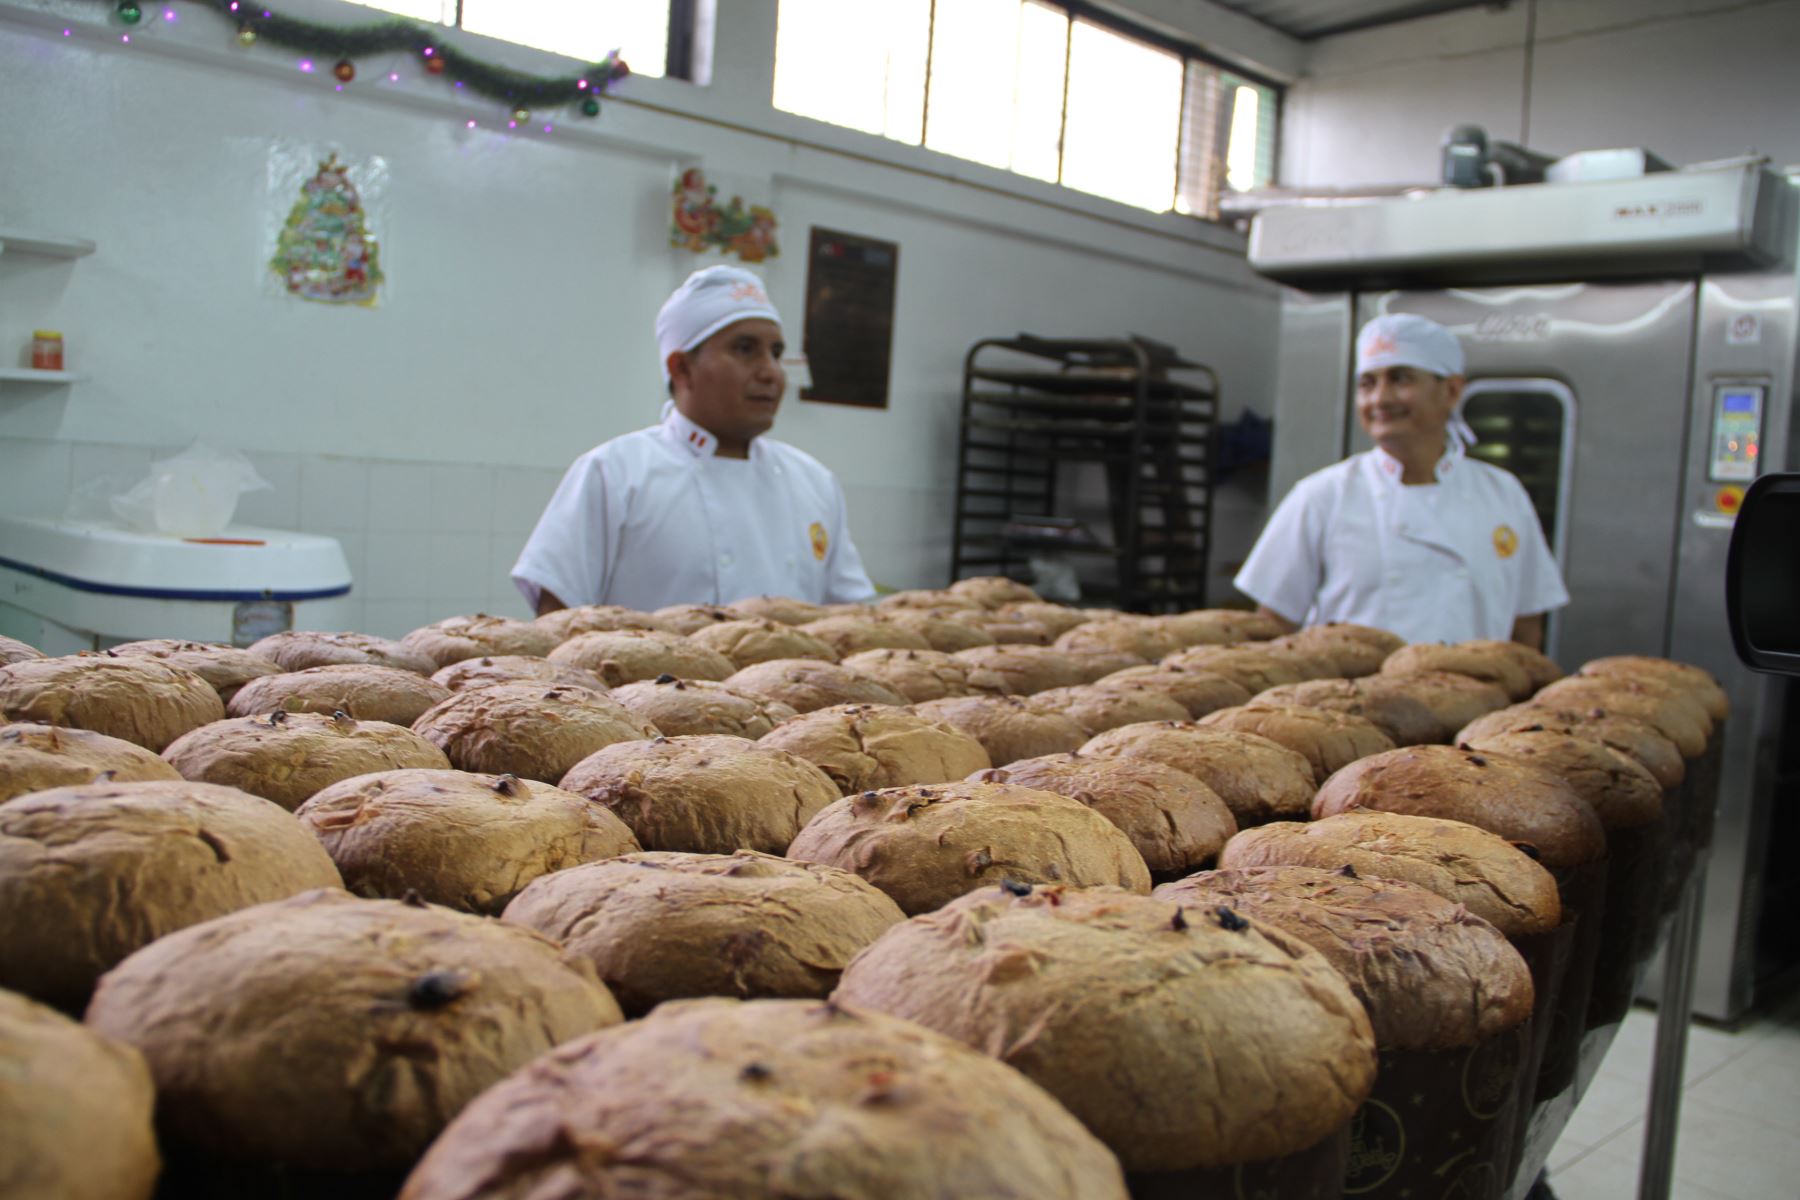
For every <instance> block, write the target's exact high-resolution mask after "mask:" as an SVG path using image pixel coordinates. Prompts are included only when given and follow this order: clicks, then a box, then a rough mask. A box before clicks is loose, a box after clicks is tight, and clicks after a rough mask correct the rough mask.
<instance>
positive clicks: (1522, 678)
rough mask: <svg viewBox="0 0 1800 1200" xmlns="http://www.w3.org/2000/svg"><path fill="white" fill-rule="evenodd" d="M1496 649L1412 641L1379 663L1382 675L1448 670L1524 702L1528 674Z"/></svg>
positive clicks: (1487, 644) (1528, 688)
mask: <svg viewBox="0 0 1800 1200" xmlns="http://www.w3.org/2000/svg"><path fill="white" fill-rule="evenodd" d="M1495 647H1496V644H1495V643H1493V642H1485V643H1479V644H1476V643H1470V642H1458V643H1457V644H1455V645H1450V646H1446V645H1444V644H1442V643H1440V642H1414V643H1413V644H1412V645H1410V646H1402V647H1400V649H1398V650H1396V651H1394V652H1393V653H1392V654H1390V655H1388V656H1387V659H1386V661H1384V662H1383V663H1382V664H1381V672H1382V674H1384V675H1402V676H1405V675H1416V674H1418V673H1419V672H1421V671H1449V672H1452V673H1454V674H1457V675H1467V676H1469V677H1470V678H1471V679H1479V680H1481V681H1482V682H1483V683H1491V684H1493V685H1494V686H1495V687H1498V688H1499V689H1500V690H1501V691H1503V692H1505V693H1506V697H1507V699H1508V700H1523V699H1524V698H1525V697H1527V696H1529V695H1531V693H1532V686H1531V676H1530V674H1528V673H1527V672H1526V670H1525V668H1524V667H1523V666H1521V665H1520V663H1519V662H1518V660H1517V659H1515V658H1514V657H1513V656H1512V655H1511V654H1508V653H1505V652H1503V651H1501V650H1498V649H1496V648H1495Z"/></svg>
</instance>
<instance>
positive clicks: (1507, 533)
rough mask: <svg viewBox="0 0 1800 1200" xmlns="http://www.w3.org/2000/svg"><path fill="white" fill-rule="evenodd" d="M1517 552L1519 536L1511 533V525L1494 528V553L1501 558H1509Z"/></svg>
mask: <svg viewBox="0 0 1800 1200" xmlns="http://www.w3.org/2000/svg"><path fill="white" fill-rule="evenodd" d="M1518 550H1519V535H1518V534H1516V533H1514V532H1513V527H1512V526H1511V525H1496V526H1494V553H1495V554H1498V555H1499V556H1500V557H1501V558H1511V557H1512V556H1513V555H1514V554H1516V553H1518Z"/></svg>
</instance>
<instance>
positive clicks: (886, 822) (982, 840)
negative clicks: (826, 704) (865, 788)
mask: <svg viewBox="0 0 1800 1200" xmlns="http://www.w3.org/2000/svg"><path fill="white" fill-rule="evenodd" d="M787 857H789V858H792V859H797V860H799V861H802V862H819V863H825V864H827V865H829V866H833V867H839V868H841V869H843V870H846V871H854V872H855V873H856V874H858V875H860V876H862V877H863V878H864V879H866V880H868V881H869V882H870V883H872V884H874V885H875V886H876V887H878V888H880V889H881V890H882V891H884V892H886V893H887V894H888V895H890V896H892V897H893V898H894V902H895V903H896V904H898V905H899V906H900V908H901V911H903V912H905V913H906V914H907V915H909V916H910V915H913V914H916V913H922V912H930V911H931V910H932V909H934V908H938V907H941V906H942V905H944V904H947V903H948V902H949V901H951V900H953V899H955V898H956V897H957V896H960V895H962V894H963V893H965V892H970V891H974V890H975V889H976V888H979V887H983V886H985V885H987V884H991V883H998V882H1000V881H1001V880H1003V879H1011V880H1018V881H1021V882H1025V883H1066V884H1069V885H1070V886H1073V887H1101V886H1105V885H1111V886H1115V887H1122V888H1125V889H1126V890H1127V891H1132V892H1139V893H1147V892H1149V890H1150V871H1149V868H1148V867H1146V866H1145V865H1144V859H1143V856H1142V855H1140V854H1139V853H1138V852H1137V848H1136V847H1135V846H1133V845H1132V844H1131V839H1130V838H1128V837H1126V836H1125V834H1124V833H1123V832H1122V831H1121V830H1120V829H1119V828H1118V826H1116V825H1114V824H1113V823H1112V822H1111V821H1108V820H1107V819H1106V818H1105V817H1104V816H1102V815H1100V814H1099V813H1097V812H1095V811H1094V810H1093V809H1091V808H1088V807H1087V806H1086V805H1085V804H1082V803H1081V802H1080V801H1078V800H1071V799H1069V798H1068V797H1067V796H1059V795H1057V794H1056V793H1055V792H1044V791H1038V790H1037V789H1035V788H1028V787H1019V786H1016V785H1014V784H1010V783H968V782H964V783H945V784H936V785H932V786H918V787H904V788H884V789H881V790H877V791H869V792H860V793H858V794H857V795H854V796H847V797H845V798H844V799H842V800H839V801H837V802H836V803H835V804H832V805H830V806H828V807H827V808H825V809H824V810H822V811H821V812H820V813H819V814H818V815H817V816H815V817H813V818H812V820H811V821H809V822H808V823H807V825H806V828H804V829H802V830H801V831H800V833H799V836H798V837H796V838H795V839H794V841H793V844H792V845H790V846H789V847H788V848H787Z"/></svg>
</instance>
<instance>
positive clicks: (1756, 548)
mask: <svg viewBox="0 0 1800 1200" xmlns="http://www.w3.org/2000/svg"><path fill="white" fill-rule="evenodd" d="M1725 613H1726V620H1727V621H1728V622H1729V623H1730V625H1731V642H1732V645H1733V646H1735V647H1736V648H1737V656H1738V658H1739V659H1741V660H1743V663H1744V665H1745V666H1747V667H1749V668H1750V669H1751V670H1753V671H1767V672H1771V673H1773V674H1779V675H1800V474H1780V475H1764V476H1763V477H1762V478H1760V479H1758V480H1757V481H1756V482H1755V483H1752V484H1751V485H1750V490H1749V491H1747V492H1745V493H1744V501H1743V504H1742V505H1741V506H1740V507H1739V509H1738V515H1737V521H1736V522H1735V524H1734V525H1733V527H1732V531H1731V549H1730V552H1729V553H1728V555H1727V556H1726V559H1725Z"/></svg>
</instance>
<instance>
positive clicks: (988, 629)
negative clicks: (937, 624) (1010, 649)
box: [932, 608, 1056, 646]
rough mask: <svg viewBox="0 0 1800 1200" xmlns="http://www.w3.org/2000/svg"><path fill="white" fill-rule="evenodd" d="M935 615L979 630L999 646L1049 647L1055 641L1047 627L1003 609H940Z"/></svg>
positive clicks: (1054, 636) (1053, 635)
mask: <svg viewBox="0 0 1800 1200" xmlns="http://www.w3.org/2000/svg"><path fill="white" fill-rule="evenodd" d="M932 615H933V616H936V617H940V618H942V619H943V620H946V621H955V622H957V623H958V624H960V625H967V626H969V628H971V629H978V630H980V631H981V632H982V633H985V634H987V636H988V637H990V638H992V639H993V640H994V643H995V644H996V645H1000V646H1048V645H1049V644H1050V643H1051V642H1053V641H1055V640H1056V635H1055V634H1053V633H1052V632H1051V631H1050V627H1049V626H1048V625H1041V624H1039V623H1038V622H1036V621H1028V620H1026V619H1025V618H1024V617H1020V616H1014V615H1013V614H1012V613H1010V612H1006V611H1003V610H1001V609H989V608H973V609H939V610H938V611H937V612H935V613H933V614H932Z"/></svg>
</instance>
